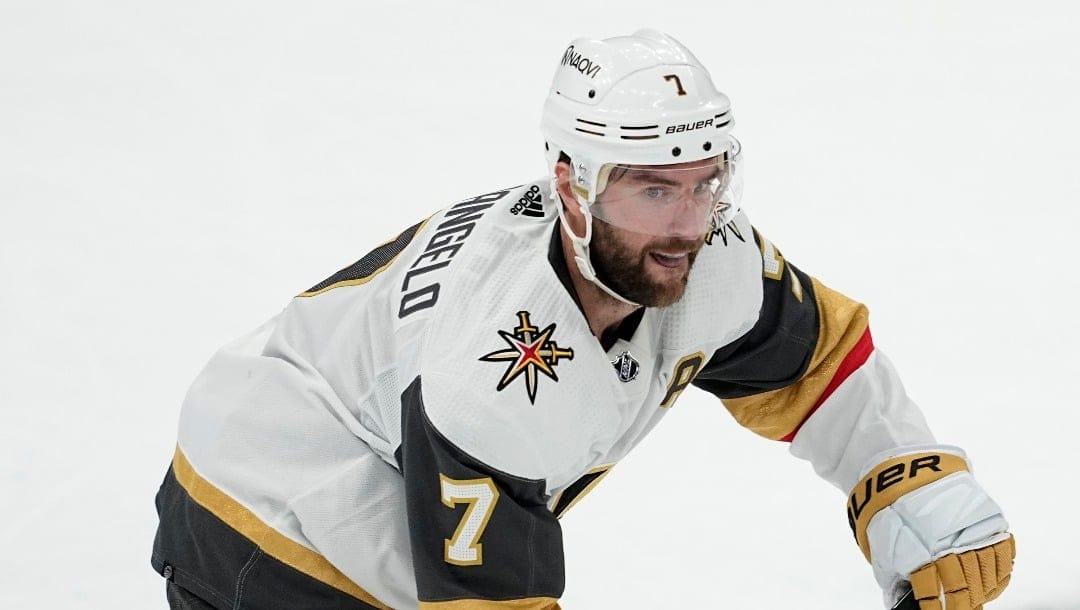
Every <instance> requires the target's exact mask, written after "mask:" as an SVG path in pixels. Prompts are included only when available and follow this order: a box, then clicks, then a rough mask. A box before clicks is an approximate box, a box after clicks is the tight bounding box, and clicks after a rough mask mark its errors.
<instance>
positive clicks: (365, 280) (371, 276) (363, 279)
mask: <svg viewBox="0 0 1080 610" xmlns="http://www.w3.org/2000/svg"><path fill="white" fill-rule="evenodd" d="M432 218H434V216H428V217H427V218H425V219H424V220H423V222H421V223H420V225H419V226H417V227H416V230H415V231H413V234H412V237H410V238H409V241H410V242H411V241H412V240H414V239H416V236H417V235H419V234H420V232H421V231H423V230H424V227H426V226H427V223H428V221H429V220H431V219H432ZM407 230H408V229H406V231H407ZM404 234H405V231H402V232H401V233H399V234H398V236H397V237H395V238H394V239H390V240H387V241H385V242H383V243H381V244H379V245H378V246H375V247H374V248H372V249H371V251H372V252H374V251H376V250H378V249H379V248H382V247H383V246H386V245H389V244H392V243H394V242H396V241H397V240H399V239H401V236H402V235H404ZM406 245H408V244H406ZM404 251H405V248H404V247H402V249H401V252H404ZM401 252H398V253H397V254H395V255H394V257H393V258H391V259H390V260H388V261H386V262H385V263H384V264H383V265H381V266H380V267H379V268H378V269H375V270H374V271H372V272H371V273H369V274H367V275H365V276H364V277H361V278H356V279H354V280H342V281H340V282H334V283H333V284H330V285H329V286H326V287H325V288H320V289H319V290H309V291H307V292H301V293H300V294H299V295H297V296H300V297H314V296H319V295H320V294H322V293H324V292H329V291H331V290H333V289H335V288H344V287H345V286H360V285H361V284H366V283H368V282H370V281H371V280H373V279H375V276H377V275H379V274H380V273H382V272H383V271H386V270H387V269H389V268H390V265H393V264H394V261H396V260H397V259H398V257H399V256H401ZM353 264H355V263H353ZM351 266H352V265H349V267H351ZM349 267H345V269H348V268H349ZM345 269H342V271H344V270H345Z"/></svg>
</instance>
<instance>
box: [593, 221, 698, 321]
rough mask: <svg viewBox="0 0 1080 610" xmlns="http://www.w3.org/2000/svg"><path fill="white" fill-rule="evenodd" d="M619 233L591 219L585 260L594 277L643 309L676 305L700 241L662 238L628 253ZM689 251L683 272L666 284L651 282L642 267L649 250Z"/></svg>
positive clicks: (645, 268) (684, 286) (611, 227)
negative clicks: (591, 227)
mask: <svg viewBox="0 0 1080 610" xmlns="http://www.w3.org/2000/svg"><path fill="white" fill-rule="evenodd" d="M619 231H620V230H619V229H617V228H615V227H613V226H611V225H609V224H607V223H606V222H604V221H602V220H599V219H597V218H593V232H592V240H591V243H590V248H589V258H590V259H592V264H593V269H595V270H596V278H597V279H598V280H600V281H601V282H603V283H604V284H605V285H607V287H608V288H611V289H612V290H614V291H615V292H616V293H618V294H619V295H621V296H622V297H623V298H625V299H627V300H630V301H633V302H635V303H638V304H640V305H644V306H646V307H667V306H668V305H672V304H674V303H676V302H677V301H678V300H679V299H681V298H682V295H683V293H684V292H686V282H687V280H688V279H689V277H690V269H691V268H693V266H694V260H695V259H697V255H698V250H700V249H701V245H702V244H703V243H704V240H702V239H697V240H693V239H683V238H679V237H662V238H657V239H655V240H653V241H650V242H648V243H647V244H645V246H644V247H643V248H642V249H641V250H640V251H638V252H635V251H633V250H631V249H630V248H629V247H628V246H626V245H625V244H624V243H623V242H622V241H620V240H619V237H618V232H619ZM654 250H659V251H661V252H663V251H671V250H678V251H683V250H690V253H689V254H688V255H687V266H686V273H684V274H683V276H682V277H681V278H678V279H676V280H671V281H668V282H659V281H656V280H654V279H653V278H652V277H651V276H650V275H649V272H648V269H647V267H646V265H647V261H646V257H648V256H649V252H650V251H654Z"/></svg>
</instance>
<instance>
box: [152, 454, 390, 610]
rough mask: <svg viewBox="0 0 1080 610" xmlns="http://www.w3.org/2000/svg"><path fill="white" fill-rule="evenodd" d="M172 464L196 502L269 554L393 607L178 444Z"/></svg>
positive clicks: (378, 605) (349, 592) (351, 592)
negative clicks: (202, 469)
mask: <svg viewBox="0 0 1080 610" xmlns="http://www.w3.org/2000/svg"><path fill="white" fill-rule="evenodd" d="M172 466H173V474H175V475H176V480H177V481H178V482H179V483H180V485H181V486H182V487H183V488H184V490H185V491H187V493H188V495H189V496H191V498H192V499H193V500H195V502H196V503H197V504H199V505H200V506H202V507H203V508H205V509H206V510H208V511H210V512H211V513H212V514H213V515H214V516H215V517H217V518H218V519H221V520H222V521H223V522H225V524H226V525H228V526H229V527H231V528H233V529H234V530H236V531H237V532H239V533H240V534H242V535H243V536H244V537H245V538H247V539H249V540H251V541H252V542H254V543H255V544H256V545H258V546H259V548H260V549H261V550H262V551H263V552H265V553H266V554H268V555H270V556H272V557H273V558H275V559H277V560H278V561H280V562H282V563H284V564H285V565H287V566H289V567H291V568H293V569H294V570H297V571H299V572H302V573H303V574H306V575H307V576H310V577H311V578H314V579H315V580H318V581H319V582H322V583H325V584H327V585H329V586H331V587H333V588H335V589H337V590H338V591H341V592H342V593H345V594H347V595H351V596H353V597H355V598H356V599H359V600H361V601H363V602H365V603H368V604H371V605H372V606H375V607H376V608H381V609H384V610H390V607H389V606H387V605H385V604H383V603H382V602H380V601H379V600H378V599H376V598H375V596H373V595H372V594H370V593H368V592H367V591H365V590H363V589H361V588H360V587H359V586H357V584H356V583H354V582H353V581H351V580H349V579H348V577H346V576H345V575H344V574H342V573H341V572H340V571H339V570H338V569H337V568H335V567H334V566H333V565H331V564H330V562H329V561H327V560H326V558H325V557H323V556H322V555H319V554H318V553H316V552H315V551H313V550H311V549H309V548H307V547H305V546H302V545H300V544H299V543H297V542H295V541H293V540H291V539H289V538H287V537H285V536H284V535H282V534H281V533H279V532H278V531H276V530H274V529H273V528H272V527H270V526H269V525H267V524H266V523H264V522H263V521H262V520H260V519H259V518H258V517H257V516H255V514H254V513H252V512H251V511H250V510H248V509H247V508H245V507H244V506H242V505H241V504H240V503H239V502H237V501H236V500H234V499H232V498H231V497H229V496H228V495H227V494H226V493H225V492H223V491H221V490H220V489H218V488H217V487H215V486H214V485H213V484H212V483H210V482H209V481H207V480H206V479H204V478H202V477H201V476H199V473H197V472H195V469H194V468H193V467H192V466H191V463H190V462H188V460H187V456H185V455H184V452H183V451H181V450H180V446H179V445H177V447H176V453H175V455H174V456H173V463H172Z"/></svg>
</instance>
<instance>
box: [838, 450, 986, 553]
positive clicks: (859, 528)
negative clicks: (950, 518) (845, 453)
mask: <svg viewBox="0 0 1080 610" xmlns="http://www.w3.org/2000/svg"><path fill="white" fill-rule="evenodd" d="M969 470H970V468H969V466H968V463H967V460H966V459H964V458H963V457H962V455H957V454H956V453H954V449H953V448H951V447H949V448H946V447H940V446H939V448H938V449H937V450H924V451H918V450H915V451H912V452H904V453H900V454H899V455H893V456H891V457H888V459H885V460H884V461H882V462H880V463H878V464H877V465H876V466H873V467H872V468H870V469H869V472H868V473H867V474H865V475H864V476H863V477H862V479H860V480H859V482H858V483H856V484H855V487H854V488H853V489H852V490H851V494H850V496H849V497H848V506H847V513H848V525H849V526H851V531H852V532H853V533H854V534H855V540H856V542H858V544H859V548H860V549H861V550H862V553H863V556H864V557H865V558H866V560H867V561H872V558H871V554H870V541H869V537H868V536H867V526H868V525H869V524H870V520H871V519H873V518H874V515H876V514H877V513H878V512H880V511H881V510H882V509H884V508H885V507H887V506H889V505H891V504H892V503H893V502H895V501H896V500H898V499H899V498H900V497H901V496H903V495H905V494H908V493H910V492H912V491H914V490H916V489H918V488H920V487H922V486H924V485H929V484H930V483H933V482H935V481H938V480H940V479H943V478H945V477H947V476H949V475H951V474H955V473H957V472H964V471H969Z"/></svg>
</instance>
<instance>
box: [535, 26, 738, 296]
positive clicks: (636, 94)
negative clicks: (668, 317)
mask: <svg viewBox="0 0 1080 610" xmlns="http://www.w3.org/2000/svg"><path fill="white" fill-rule="evenodd" d="M734 124H735V122H734V119H733V117H732V113H731V103H730V101H729V100H728V98H727V96H726V95H724V94H723V93H721V92H719V91H717V89H716V87H715V86H714V85H713V83H712V79H711V78H710V77H709V73H708V71H706V69H705V67H704V66H703V65H702V64H701V62H700V61H698V59H697V58H696V57H694V55H693V54H692V53H691V52H690V50H689V49H687V48H686V47H685V46H683V45H682V44H681V43H680V42H678V41H677V40H675V39H674V38H672V37H670V36H668V35H666V34H663V33H661V32H658V31H656V30H651V29H642V30H638V31H637V32H634V33H633V34H632V35H629V36H618V37H615V38H608V39H605V40H594V39H589V38H578V39H576V40H574V41H573V42H571V43H570V46H568V47H567V48H566V50H565V51H564V52H563V55H562V58H561V60H560V63H559V66H558V67H557V68H556V70H555V78H554V80H553V82H552V85H551V89H550V91H549V92H548V97H547V101H546V103H545V104H544V109H543V116H542V119H541V125H540V128H541V132H542V133H543V136H544V140H545V149H546V156H547V162H548V169H549V170H550V171H551V175H552V176H553V181H554V180H555V179H554V175H555V166H556V165H557V164H558V162H559V160H560V158H561V155H563V154H565V155H567V156H568V157H570V159H571V166H572V176H571V189H572V191H573V193H574V196H575V198H576V199H577V201H578V202H579V203H580V205H581V209H582V212H583V213H584V215H585V221H586V225H585V235H584V236H581V237H579V236H577V235H574V234H573V232H572V231H570V230H569V227H568V226H567V230H568V232H569V233H570V235H571V238H572V240H573V242H574V249H575V253H576V254H577V257H576V258H577V259H578V260H577V263H578V267H579V268H580V269H581V270H582V272H583V273H584V275H585V276H586V278H587V279H590V280H591V281H593V282H594V283H596V284H598V285H599V286H600V287H601V288H603V289H604V290H605V291H606V292H608V293H609V294H611V295H612V296H614V297H616V298H618V299H619V300H622V301H625V302H628V303H629V302H630V301H627V300H626V299H625V298H623V297H622V296H620V295H618V294H616V293H615V292H613V291H612V290H611V289H610V288H608V287H607V286H605V285H604V284H603V283H602V282H600V281H599V280H598V279H597V278H596V274H595V271H594V270H593V267H592V263H591V261H589V257H588V246H589V241H590V240H591V234H592V217H593V216H596V217H597V218H600V219H601V220H604V221H605V222H608V223H610V224H612V225H615V226H619V227H621V228H624V229H627V230H630V231H635V232H638V233H644V234H652V235H657V236H669V235H680V236H686V235H685V228H683V229H679V230H678V231H675V230H674V229H670V230H669V227H668V225H667V224H666V222H667V221H666V220H664V219H663V218H660V216H662V214H659V213H654V212H658V211H659V210H661V209H664V208H663V207H662V206H663V205H664V204H663V202H661V201H660V200H658V199H656V198H654V195H656V194H659V195H661V196H663V190H662V189H655V188H654V189H652V190H650V191H648V193H647V194H645V193H639V194H630V195H628V194H627V191H626V190H625V189H623V190H622V192H621V193H620V194H619V195H617V197H621V198H622V199H620V200H617V201H611V200H610V199H612V197H615V196H616V195H614V194H609V196H608V197H606V198H605V197H601V195H603V194H604V191H605V189H607V187H608V185H609V183H610V182H613V181H614V180H615V177H622V176H626V175H631V176H633V175H634V173H635V172H643V173H644V172H647V173H648V174H649V175H656V174H657V173H658V172H664V171H665V170H666V171H671V172H673V173H672V174H670V176H671V177H673V178H674V177H680V176H679V174H680V173H682V174H686V173H687V172H688V171H689V172H693V176H694V178H693V186H692V190H691V192H689V193H681V194H680V193H678V192H674V194H670V196H669V197H668V198H667V200H666V201H669V202H675V201H679V200H686V201H689V204H688V206H684V207H682V208H679V209H680V213H689V214H691V215H692V216H693V219H692V220H691V221H690V222H691V225H692V226H697V227H699V228H700V235H704V234H705V233H706V232H708V231H709V230H712V229H714V228H717V227H719V226H722V225H723V224H726V223H727V222H729V221H730V220H731V219H732V218H734V217H735V215H736V214H737V213H738V211H739V196H740V190H741V180H740V177H739V165H740V154H739V153H740V148H739V143H738V141H737V140H735V139H734V138H733V137H732V136H731V129H732V127H733V126H734ZM712 162H715V164H714V165H711V168H713V169H714V171H713V172H712V174H708V173H705V174H702V172H701V171H700V170H702V169H703V168H708V167H710V164H711V163H712ZM665 166H673V167H671V168H670V169H667V168H665ZM702 175H705V176H706V177H710V180H708V182H707V183H704V182H703V183H701V184H700V185H699V184H698V177H700V176H702ZM681 181H682V180H672V181H671V182H681ZM555 186H556V185H555V184H554V183H553V188H552V196H553V197H555V198H556V204H559V202H558V200H557V199H558V193H557V188H555ZM668 205H669V207H670V206H671V204H668ZM557 207H558V210H559V213H560V215H562V214H563V208H562V205H561V204H559V205H558V206H557ZM628 210H629V212H627V211H628ZM650 219H654V220H650ZM685 221H686V219H685V217H684V218H683V219H682V222H683V223H684V224H685ZM563 222H564V225H565V224H566V222H565V217H564V218H563Z"/></svg>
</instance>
